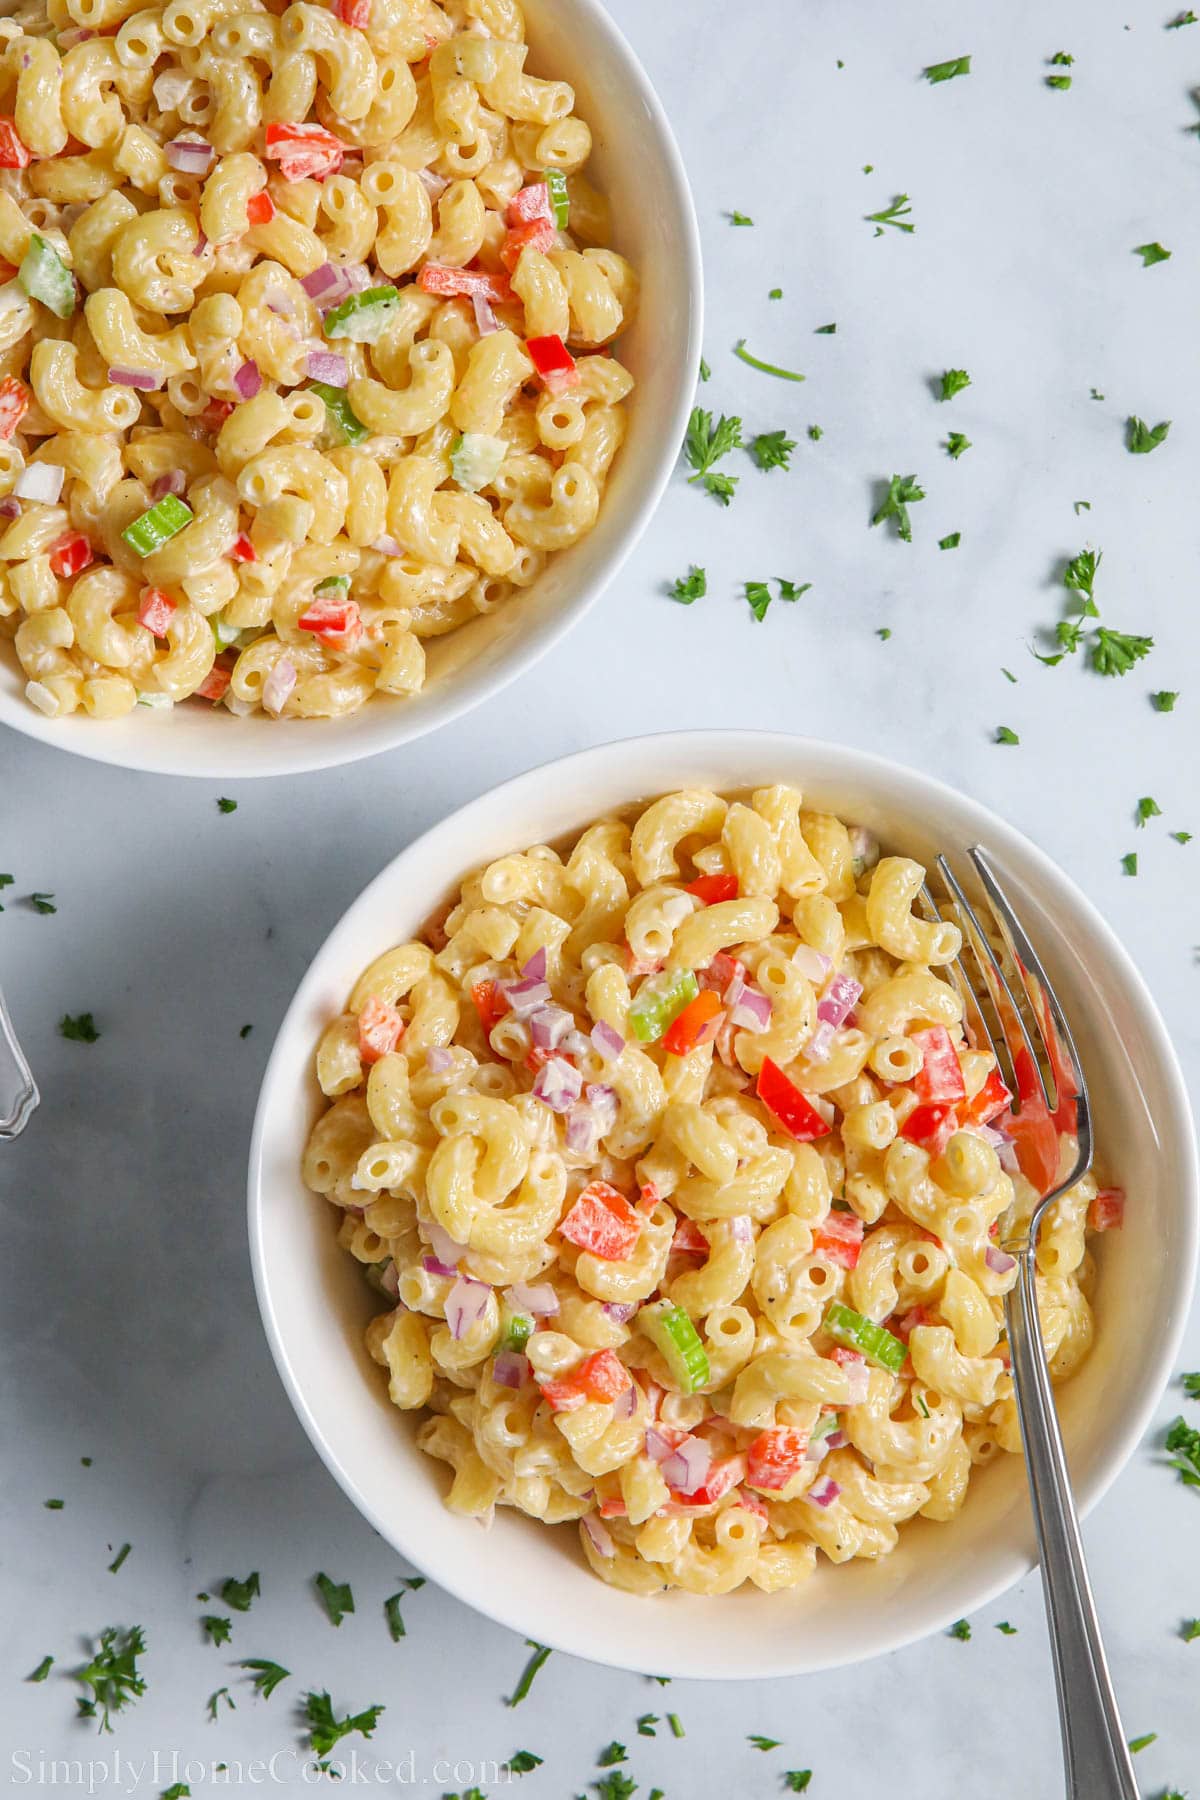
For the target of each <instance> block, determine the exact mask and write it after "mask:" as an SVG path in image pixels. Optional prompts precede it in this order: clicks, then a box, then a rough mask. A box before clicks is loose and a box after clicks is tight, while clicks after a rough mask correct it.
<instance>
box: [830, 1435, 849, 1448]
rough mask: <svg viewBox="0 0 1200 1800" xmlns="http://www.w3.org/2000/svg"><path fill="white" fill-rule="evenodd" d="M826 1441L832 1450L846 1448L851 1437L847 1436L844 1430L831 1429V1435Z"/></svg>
mask: <svg viewBox="0 0 1200 1800" xmlns="http://www.w3.org/2000/svg"><path fill="white" fill-rule="evenodd" d="M825 1442H826V1443H827V1444H828V1445H829V1448H830V1449H831V1450H844V1449H845V1448H846V1445H847V1444H848V1443H849V1442H850V1439H849V1438H848V1437H847V1436H846V1434H845V1432H844V1431H831V1432H830V1433H829V1436H828V1437H827V1438H826V1439H825Z"/></svg>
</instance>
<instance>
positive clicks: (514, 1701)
mask: <svg viewBox="0 0 1200 1800" xmlns="http://www.w3.org/2000/svg"><path fill="white" fill-rule="evenodd" d="M525 1642H526V1643H527V1644H528V1646H529V1648H530V1649H531V1650H532V1651H533V1655H532V1656H531V1657H530V1659H529V1661H528V1662H527V1663H526V1664H525V1667H524V1669H523V1670H522V1672H521V1679H520V1681H518V1683H517V1685H516V1687H515V1688H514V1689H513V1691H512V1695H511V1696H510V1698H509V1700H508V1705H509V1706H519V1705H520V1704H521V1701H522V1700H524V1698H525V1696H526V1695H527V1694H528V1692H529V1690H530V1688H531V1687H532V1686H533V1683H534V1677H535V1676H536V1675H537V1673H538V1670H539V1669H541V1668H543V1667H544V1666H545V1664H546V1662H547V1660H548V1658H549V1656H550V1646H549V1645H548V1644H539V1643H537V1642H536V1641H535V1640H534V1639H533V1638H526V1639H525Z"/></svg>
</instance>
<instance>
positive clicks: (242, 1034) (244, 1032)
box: [238, 1025, 254, 1038]
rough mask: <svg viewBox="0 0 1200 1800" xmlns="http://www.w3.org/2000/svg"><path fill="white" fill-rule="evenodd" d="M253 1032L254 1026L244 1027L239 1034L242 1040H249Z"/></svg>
mask: <svg viewBox="0 0 1200 1800" xmlns="http://www.w3.org/2000/svg"><path fill="white" fill-rule="evenodd" d="M253 1030H254V1027H253V1025H243V1026H242V1029H241V1030H240V1031H239V1032H238V1036H239V1037H240V1038H248V1037H249V1036H250V1033H251V1032H252V1031H253Z"/></svg>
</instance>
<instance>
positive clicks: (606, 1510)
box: [596, 1494, 629, 1519]
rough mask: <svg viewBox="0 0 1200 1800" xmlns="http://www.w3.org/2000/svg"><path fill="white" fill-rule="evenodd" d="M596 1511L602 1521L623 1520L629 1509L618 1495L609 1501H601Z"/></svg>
mask: <svg viewBox="0 0 1200 1800" xmlns="http://www.w3.org/2000/svg"><path fill="white" fill-rule="evenodd" d="M596 1511H597V1512H598V1513H599V1514H600V1517H601V1518H602V1519H623V1518H624V1517H625V1515H626V1514H627V1513H628V1511H629V1508H628V1507H627V1506H626V1504H625V1502H624V1501H623V1500H622V1498H621V1496H620V1495H619V1494H614V1495H613V1496H612V1498H611V1499H608V1500H601V1502H600V1504H599V1505H598V1506H597V1508H596Z"/></svg>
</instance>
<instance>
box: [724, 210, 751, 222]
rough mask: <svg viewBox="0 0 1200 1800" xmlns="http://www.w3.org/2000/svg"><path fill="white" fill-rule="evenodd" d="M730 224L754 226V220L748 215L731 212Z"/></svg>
mask: <svg viewBox="0 0 1200 1800" xmlns="http://www.w3.org/2000/svg"><path fill="white" fill-rule="evenodd" d="M729 223H730V224H731V225H753V223H754V220H753V219H751V218H750V217H748V215H747V214H746V213H742V212H731V213H730V215H729Z"/></svg>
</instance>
